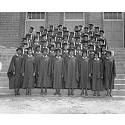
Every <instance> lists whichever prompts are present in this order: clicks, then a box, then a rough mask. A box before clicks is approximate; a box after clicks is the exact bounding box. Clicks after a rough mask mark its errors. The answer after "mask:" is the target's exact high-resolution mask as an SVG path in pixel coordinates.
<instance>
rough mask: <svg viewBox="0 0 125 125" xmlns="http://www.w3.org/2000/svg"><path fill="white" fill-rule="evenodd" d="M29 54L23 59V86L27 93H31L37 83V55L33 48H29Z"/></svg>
mask: <svg viewBox="0 0 125 125" xmlns="http://www.w3.org/2000/svg"><path fill="white" fill-rule="evenodd" d="M27 53H28V55H27V57H26V58H25V59H24V60H23V65H22V69H21V73H22V75H23V77H24V79H23V85H22V88H23V89H26V95H31V89H33V88H34V84H35V57H34V56H33V52H32V48H28V52H27Z"/></svg>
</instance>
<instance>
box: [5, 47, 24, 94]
mask: <svg viewBox="0 0 125 125" xmlns="http://www.w3.org/2000/svg"><path fill="white" fill-rule="evenodd" d="M16 52H17V53H16V55H14V56H13V57H12V59H11V62H10V65H9V69H8V72H7V75H8V78H9V89H14V93H15V95H20V93H19V90H20V88H21V87H22V80H23V79H22V76H21V72H20V71H21V67H22V63H23V57H22V52H23V50H22V48H17V49H16Z"/></svg>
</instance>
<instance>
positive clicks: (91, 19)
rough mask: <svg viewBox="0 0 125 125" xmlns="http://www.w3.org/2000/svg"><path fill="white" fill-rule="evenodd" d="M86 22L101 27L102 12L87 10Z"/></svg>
mask: <svg viewBox="0 0 125 125" xmlns="http://www.w3.org/2000/svg"><path fill="white" fill-rule="evenodd" d="M88 23H93V24H94V25H96V26H99V27H100V28H101V29H102V28H103V13H102V12H89V13H88Z"/></svg>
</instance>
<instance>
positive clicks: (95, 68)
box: [91, 53, 103, 96]
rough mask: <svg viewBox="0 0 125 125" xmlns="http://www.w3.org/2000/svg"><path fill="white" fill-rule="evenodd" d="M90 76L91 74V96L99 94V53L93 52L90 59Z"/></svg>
mask: <svg viewBox="0 0 125 125" xmlns="http://www.w3.org/2000/svg"><path fill="white" fill-rule="evenodd" d="M91 76H92V91H94V94H93V96H96V92H97V95H98V96H100V91H102V82H101V79H102V77H103V71H102V63H101V60H100V59H99V53H95V57H94V60H93V61H92V66H91Z"/></svg>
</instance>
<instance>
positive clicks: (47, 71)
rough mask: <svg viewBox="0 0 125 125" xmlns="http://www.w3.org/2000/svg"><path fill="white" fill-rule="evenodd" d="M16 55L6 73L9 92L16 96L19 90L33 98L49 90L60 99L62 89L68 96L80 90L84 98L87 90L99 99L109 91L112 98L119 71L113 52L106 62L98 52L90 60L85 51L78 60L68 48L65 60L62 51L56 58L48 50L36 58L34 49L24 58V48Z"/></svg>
mask: <svg viewBox="0 0 125 125" xmlns="http://www.w3.org/2000/svg"><path fill="white" fill-rule="evenodd" d="M16 51H17V54H16V55H15V56H13V57H12V60H11V63H10V66H9V69H8V73H7V74H8V78H9V88H10V89H14V90H15V95H20V93H19V90H20V88H22V89H26V95H31V90H32V89H33V88H35V87H36V88H41V94H45V95H46V94H47V89H48V88H53V89H55V93H54V95H57V94H58V95H61V92H60V90H61V89H67V90H68V95H74V89H81V90H82V91H81V95H84V94H85V95H86V96H87V95H88V93H87V90H92V91H93V96H96V95H97V96H100V91H103V90H107V96H112V89H113V88H114V78H115V76H116V71H115V60H114V58H113V57H112V54H111V51H106V54H105V56H104V57H103V58H99V53H97V52H95V53H93V57H92V56H91V58H90V57H89V56H88V52H87V51H86V50H83V51H82V55H81V56H75V54H74V48H69V51H68V55H65V56H64V57H62V56H61V49H60V48H58V49H56V52H55V53H56V54H55V55H54V53H53V54H50V55H48V54H47V51H48V49H47V48H44V49H43V50H42V51H43V53H40V54H37V55H35V56H34V55H33V53H32V48H29V49H28V52H27V55H22V49H21V48H18V49H17V50H16ZM44 89H45V91H44Z"/></svg>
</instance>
